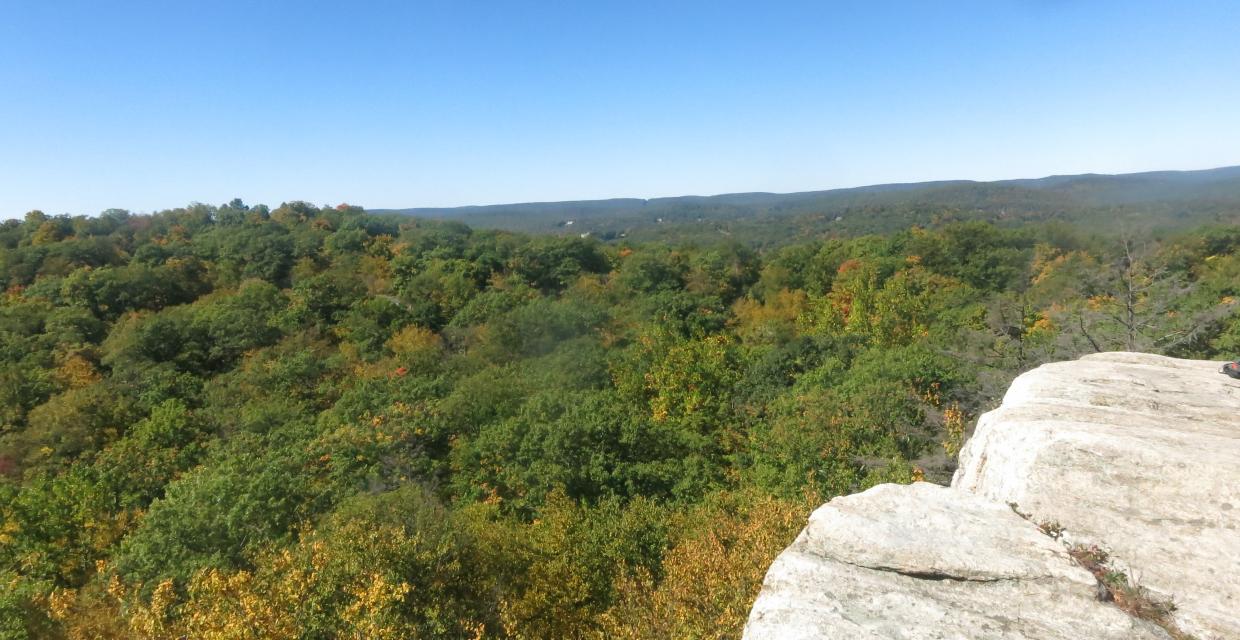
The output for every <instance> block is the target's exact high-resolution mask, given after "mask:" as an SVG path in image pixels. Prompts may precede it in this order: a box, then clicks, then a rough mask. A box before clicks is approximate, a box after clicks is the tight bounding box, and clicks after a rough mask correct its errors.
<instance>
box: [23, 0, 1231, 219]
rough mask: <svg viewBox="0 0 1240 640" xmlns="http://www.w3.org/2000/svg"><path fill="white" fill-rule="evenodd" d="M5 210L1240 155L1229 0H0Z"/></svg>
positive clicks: (1148, 162)
mask: <svg viewBox="0 0 1240 640" xmlns="http://www.w3.org/2000/svg"><path fill="white" fill-rule="evenodd" d="M0 87H3V91H2V92H0V217H16V216H20V215H22V214H23V213H24V212H25V211H27V210H29V209H33V208H39V209H42V210H44V211H46V212H48V213H74V214H81V213H84V214H95V213H98V212H99V211H102V210H103V209H106V208H109V207H120V208H126V209H130V210H133V211H151V210H157V209H162V208H168V207H174V206H180V205H184V204H187V203H189V202H191V201H199V202H208V203H213V204H218V203H221V202H225V201H227V200H229V199H231V198H233V197H241V198H242V199H244V200H246V201H247V202H250V203H257V202H265V203H268V204H272V205H276V204H278V203H279V202H281V201H284V200H294V199H300V200H308V201H311V202H315V203H318V204H336V203H339V202H349V203H353V204H360V205H363V206H367V207H410V206H447V205H462V204H484V203H498V202H519V201H535V200H564V199H578V198H603V197H617V196H632V197H655V196H664V195H682V194H713V193H723V192H736V191H780V192H782V191H798V190H810V189H823V188H832V187H840V186H855V185H861V184H872V183H880V182H901V181H920V180H932V179H944V178H972V179H997V178H1008V177H1036V176H1041V175H1046V174H1052V173H1078V172H1087V171H1096V172H1104V173H1117V172H1128V171H1137V170H1149V169H1191V168H1205V167H1212V166H1221V165H1228V164H1240V3H1237V2H1234V1H1226V2H1224V1H1219V2H1213V1H1201V2H1191V3H1190V2H1170V1H1168V2H1142V1H1140V0H1130V1H1127V2H1118V1H1116V2H1111V1H1104V0H1080V1H1075V0H988V1H977V2H924V1H919V2H874V1H870V2H861V1H858V2H830V1H826V0H822V1H819V2H773V1H771V2H749V3H733V2H726V1H714V2H676V1H673V0H665V1H663V2H652V3H644V2H636V1H628V2H614V3H613V2H601V1H596V2H575V3H567V2H563V3H561V2H535V1H532V0H527V1H526V2H503V1H473V2H467V1H463V0H458V1H454V2H452V1H446V2H412V1H410V2H348V3H344V2H340V3H325V2H296V3H294V2H288V3H283V2H263V1H250V2H227V1H215V2H210V3H208V2H194V3H191V2H162V1H161V2H147V3H135V2H120V1H118V2H108V3H104V2H93V1H92V2H82V3H70V2H55V1H51V0H47V1H40V2H35V1H34V0H30V1H25V0H4V1H3V2H0Z"/></svg>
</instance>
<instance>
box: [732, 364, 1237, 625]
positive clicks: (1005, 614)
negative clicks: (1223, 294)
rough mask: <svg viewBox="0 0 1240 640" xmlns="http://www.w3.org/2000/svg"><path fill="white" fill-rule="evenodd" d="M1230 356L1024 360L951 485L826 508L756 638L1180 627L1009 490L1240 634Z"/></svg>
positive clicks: (877, 494) (1192, 611) (1190, 612)
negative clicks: (1088, 565) (1224, 370)
mask: <svg viewBox="0 0 1240 640" xmlns="http://www.w3.org/2000/svg"><path fill="white" fill-rule="evenodd" d="M1218 366H1219V365H1218V363H1211V362H1200V361H1189V360H1177V359H1172V358H1164V357H1160V356H1152V355H1146V354H1133V353H1110V354H1098V355H1094V356H1089V357H1086V358H1083V359H1081V360H1078V361H1074V362H1063V363H1056V364H1051V365H1045V366H1043V367H1039V368H1038V369H1035V370H1034V371H1030V372H1029V373H1026V374H1024V375H1022V376H1020V377H1019V378H1017V379H1016V380H1015V381H1014V382H1013V384H1012V386H1011V388H1010V389H1009V391H1008V393H1007V395H1006V397H1005V398H1004V401H1003V404H1002V406H1000V407H999V408H998V409H996V410H995V411H992V412H990V413H988V414H986V415H985V416H983V417H982V419H981V420H980V421H979V424H978V428H977V430H976V432H975V434H974V435H973V437H972V438H971V439H970V441H969V442H968V443H967V444H966V446H965V449H964V450H963V451H962V452H961V460H960V468H959V470H958V471H957V473H956V477H955V479H954V480H953V483H952V484H953V487H952V488H944V487H938V486H935V485H930V484H926V483H917V484H914V485H911V486H897V485H883V486H879V487H875V488H873V489H871V490H869V491H866V492H864V493H860V494H856V495H852V496H843V497H840V498H836V499H834V500H832V501H831V502H829V503H827V504H826V505H823V506H822V507H820V508H819V509H818V510H817V511H815V512H814V514H813V515H812V516H811V517H810V522H809V525H808V526H807V527H806V528H805V530H804V531H802V532H801V535H800V536H798V537H797V539H796V541H795V542H793V544H792V545H791V546H789V547H788V548H787V549H786V550H785V551H784V552H783V553H781V554H780V556H779V557H778V558H776V560H775V562H774V563H773V564H772V565H771V568H770V570H769V571H768V573H767V576H766V580H765V582H764V583H763V587H762V591H761V593H760V594H759V596H758V599H757V601H756V602H755V603H754V606H753V609H752V611H751V612H750V617H749V622H748V624H747V625H746V628H745V638H746V639H747V640H776V639H780V640H783V639H796V638H824V639H832V638H850V639H852V638H857V639H880V638H881V639H895V638H900V639H922V638H924V639H931V638H933V639H948V638H953V639H954V638H959V639H966V638H967V639H988V638H996V639H998V638H1001V639H1005V640H1006V639H1013V640H1014V639H1018V638H1029V639H1034V638H1038V639H1054V638H1064V639H1068V638H1072V639H1074V640H1076V639H1080V640H1091V639H1098V640H1101V639H1110V638H1116V639H1118V638H1167V637H1168V636H1167V634H1166V632H1164V631H1163V630H1162V629H1159V628H1157V627H1155V626H1153V625H1151V624H1149V623H1146V622H1143V621H1139V620H1136V619H1134V618H1132V617H1130V616H1128V615H1127V614H1125V613H1124V612H1122V611H1121V610H1119V609H1118V608H1116V607H1115V606H1113V605H1111V604H1109V603H1104V602H1101V601H1099V600H1098V599H1097V590H1096V583H1095V581H1094V579H1093V577H1092V576H1091V575H1090V574H1089V573H1088V572H1086V571H1085V570H1084V569H1082V568H1080V567H1078V566H1076V564H1075V563H1073V562H1072V560H1071V558H1069V557H1068V556H1067V553H1066V550H1065V548H1064V546H1063V545H1062V544H1061V543H1059V542H1056V541H1054V540H1052V539H1051V538H1049V537H1047V536H1045V535H1043V534H1042V533H1041V532H1040V531H1038V529H1037V527H1036V526H1035V525H1034V524H1033V523H1031V522H1029V521H1026V520H1024V519H1022V518H1021V517H1020V516H1018V515H1017V514H1016V513H1014V512H1013V511H1012V509H1011V508H1010V507H1009V506H1008V504H1009V503H1014V504H1015V505H1017V506H1018V508H1019V509H1020V510H1021V512H1022V513H1027V514H1029V515H1030V516H1031V519H1032V520H1033V521H1035V522H1057V523H1059V524H1060V525H1062V526H1064V527H1065V528H1066V529H1067V537H1068V540H1069V541H1071V542H1080V543H1092V544H1100V545H1101V546H1103V547H1105V548H1107V549H1109V550H1110V551H1111V553H1112V557H1113V558H1114V562H1113V565H1114V566H1118V567H1119V568H1122V569H1125V570H1127V572H1128V573H1129V574H1130V576H1132V577H1134V578H1135V579H1136V580H1137V581H1138V582H1139V583H1140V584H1142V585H1144V586H1146V587H1147V588H1150V589H1152V590H1153V591H1154V592H1156V593H1157V594H1159V595H1162V596H1164V597H1170V598H1171V599H1173V600H1174V601H1175V602H1176V604H1177V605H1178V607H1179V611H1178V613H1177V615H1176V621H1177V623H1178V624H1179V626H1180V627H1181V628H1182V629H1183V630H1185V631H1188V632H1190V633H1193V634H1194V635H1195V636H1196V637H1198V638H1200V639H1201V640H1221V639H1224V638H1240V382H1238V381H1236V380H1232V379H1230V378H1227V377H1226V376H1223V375H1220V374H1219V373H1218V372H1217V371H1218Z"/></svg>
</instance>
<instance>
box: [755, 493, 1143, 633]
mask: <svg viewBox="0 0 1240 640" xmlns="http://www.w3.org/2000/svg"><path fill="white" fill-rule="evenodd" d="M1096 586H1097V585H1096V582H1095V580H1094V578H1093V576H1091V575H1090V574H1089V573H1088V572H1087V571H1085V570H1084V569H1082V568H1080V567H1078V566H1076V565H1075V564H1073V562H1072V560H1071V558H1069V557H1068V555H1067V552H1066V551H1065V549H1064V547H1063V545H1061V544H1059V543H1057V542H1055V541H1054V540H1052V539H1051V538H1049V537H1047V536H1045V535H1043V534H1042V533H1041V532H1039V531H1038V530H1037V527H1035V526H1034V525H1033V524H1031V523H1029V522H1028V521H1026V520H1024V519H1022V518H1021V517H1020V516H1018V515H1016V514H1015V513H1014V512H1013V511H1012V510H1011V509H1010V508H1009V507H1007V506H1004V505H1000V504H996V503H994V502H991V501H988V500H985V499H983V498H980V497H978V496H975V495H972V494H968V493H964V492H960V491H955V490H952V489H949V488H946V487H940V486H937V485H933V484H928V483H924V482H920V483H917V484H914V485H911V486H902V485H892V484H887V485H880V486H877V487H874V488H872V489H870V490H868V491H866V492H864V493H859V494H854V495H850V496H843V497H840V498H836V499H834V500H832V501H830V502H828V503H827V504H825V505H823V506H822V507H820V508H819V509H818V510H817V511H815V512H814V514H813V515H812V516H810V521H809V526H807V527H806V528H805V530H804V531H802V532H801V534H800V535H799V536H797V539H796V541H795V542H793V543H792V545H791V546H789V547H788V548H787V549H786V550H785V551H784V552H783V553H781V554H780V555H779V557H778V558H776V560H775V563H774V564H772V565H771V568H770V570H769V571H768V573H767V576H766V581H765V583H764V584H763V587H762V593H761V594H760V595H759V596H758V599H757V601H756V602H755V603H754V606H753V609H752V610H751V612H750V616H749V623H748V624H747V625H746V628H745V638H747V639H748V640H777V639H778V640H796V639H802V638H804V639H809V638H822V639H840V640H843V639H848V640H862V639H871V638H873V639H877V638H884V639H886V638H906V639H910V640H911V639H922V638H924V639H927V640H928V639H932V638H934V639H947V638H960V639H962V640H963V639H966V638H967V639H981V638H996V639H998V638H1002V639H1005V640H1015V639H1029V640H1033V639H1035V638H1036V639H1039V640H1054V639H1063V640H1069V639H1071V640H1079V639H1081V638H1098V639H1108V640H1110V639H1114V640H1121V639H1124V640H1127V639H1141V638H1166V637H1167V636H1166V634H1165V633H1164V632H1163V631H1162V630H1161V629H1158V628H1156V627H1153V626H1152V625H1149V624H1147V623H1144V622H1141V621H1138V620H1135V619H1133V618H1131V617H1129V616H1128V615H1127V614H1125V613H1124V612H1122V611H1120V610H1119V609H1117V608H1115V607H1113V606H1111V605H1108V604H1105V603H1102V602H1099V601H1098V599H1097V588H1096Z"/></svg>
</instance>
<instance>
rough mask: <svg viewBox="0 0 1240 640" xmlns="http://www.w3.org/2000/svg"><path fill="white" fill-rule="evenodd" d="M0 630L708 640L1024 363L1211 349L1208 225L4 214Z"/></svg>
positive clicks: (1218, 232)
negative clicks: (868, 493)
mask: <svg viewBox="0 0 1240 640" xmlns="http://www.w3.org/2000/svg"><path fill="white" fill-rule="evenodd" d="M0 289H2V290H3V294H2V296H0V639H5V640H8V639H20V638H96V637H116V638H121V637H125V638H128V637H136V638H150V639H157V638H158V639H163V638H168V639H172V638H180V637H190V638H334V637H365V638H406V637H446V638H481V637H486V638H545V637H566V638H568V637H571V638H589V637H597V638H602V637H620V638H649V637H696V638H721V637H735V636H736V635H737V634H738V632H739V630H740V627H741V625H743V623H744V618H745V615H746V613H747V611H748V608H749V604H750V602H751V601H752V598H753V597H754V596H755V595H756V593H757V589H758V587H759V585H760V581H761V579H762V575H763V572H764V571H765V568H766V567H767V566H768V564H769V562H770V560H771V559H772V558H773V557H774V555H775V554H776V553H777V552H778V551H779V550H780V549H782V548H783V547H784V546H785V545H786V544H787V543H788V542H790V541H791V539H792V537H793V536H794V535H795V533H796V531H797V530H799V529H800V527H801V525H802V523H803V521H804V518H805V516H806V514H807V513H808V511H809V510H810V509H811V508H812V507H814V506H816V505H817V504H819V503H820V502H822V501H823V500H826V499H828V498H830V497H832V496H836V495H840V494H843V493H849V492H853V491H858V490H861V489H864V488H866V487H869V486H872V485H874V484H877V483H883V482H910V481H913V480H915V479H920V478H928V479H932V480H935V479H937V480H940V481H942V480H945V479H946V478H947V477H948V476H949V475H950V473H951V471H952V464H953V459H954V457H955V454H956V453H957V451H958V450H959V448H960V446H961V444H962V442H963V439H964V437H965V434H966V433H967V431H968V429H969V427H970V425H971V424H972V422H973V421H974V420H975V419H976V417H977V415H978V413H979V412H981V411H984V410H986V409H987V408H989V407H990V406H992V405H993V403H994V401H995V400H996V398H997V397H998V396H999V395H1000V394H1001V393H1002V391H1003V390H1004V389H1005V388H1006V385H1007V383H1008V381H1009V380H1010V379H1011V378H1012V377H1013V376H1014V375H1016V374H1018V373H1020V372H1021V371H1024V370H1027V369H1029V368H1031V367H1033V366H1036V365H1038V364H1040V363H1042V362H1047V361H1051V360H1059V359H1066V358H1073V357H1077V356H1079V355H1082V354H1085V353H1090V352H1094V351H1105V350H1140V351H1151V352H1157V353H1166V354H1169V355H1175V356H1183V357H1195V358H1221V357H1224V356H1226V357H1234V356H1235V354H1236V353H1237V352H1238V351H1240V305H1238V304H1237V300H1240V228H1238V227H1236V226H1234V225H1216V226H1206V227H1199V228H1195V229H1193V230H1191V231H1185V232H1178V233H1177V234H1175V235H1169V236H1166V237H1161V238H1156V237H1153V236H1151V235H1148V234H1144V235H1143V234H1132V233H1127V234H1125V233H1120V232H1118V231H1113V232H1099V231H1097V230H1096V229H1090V231H1089V232H1085V231H1083V230H1082V229H1080V228H1077V227H1073V226H1069V225H1066V224H1063V223H1058V222H1045V221H1035V222H1032V223H1030V224H1025V225H1007V226H996V225H995V224H992V223H990V222H986V221H953V220H951V219H950V217H949V218H945V219H939V220H938V221H936V222H931V223H928V224H926V226H924V227H912V228H906V229H903V230H898V231H893V232H889V233H882V234H876V235H861V236H852V237H844V236H826V235H821V234H819V235H815V236H814V237H812V238H804V239H799V240H798V239H796V238H794V237H792V236H788V237H785V238H784V239H783V240H782V241H781V242H780V243H777V245H772V246H771V247H769V248H765V249H762V250H759V249H755V248H753V247H752V246H748V245H744V244H740V243H736V242H730V241H729V242H723V243H720V242H711V243H705V242H678V243H675V244H667V243H660V242H654V241H651V242H635V241H629V240H627V239H622V238H617V239H615V240H614V241H611V242H606V243H605V242H600V241H599V240H597V239H595V238H588V237H587V238H582V237H579V236H577V235H568V236H564V235H559V236H546V235H522V234H519V233H513V232H507V231H490V230H475V229H471V228H469V227H467V226H465V225H463V224H460V223H456V222H435V221H427V220H420V219H414V218H408V217H404V216H398V215H371V214H367V213H365V212H364V211H362V210H361V209H359V208H357V207H350V206H346V205H341V206H339V207H318V206H314V205H310V204H307V203H303V202H290V203H285V204H282V205H281V206H279V207H277V208H275V209H269V208H267V207H264V206H254V207H249V206H246V205H245V204H244V203H242V202H241V201H239V200H234V201H233V202H231V203H229V204H226V205H221V206H218V207H217V206H208V205H192V206H189V207H185V208H181V209H174V210H169V211H164V212H160V213H157V214H153V215H131V214H129V213H128V212H125V211H121V210H109V211H106V212H104V213H102V214H101V215H99V216H96V217H68V216H48V215H45V214H43V213H40V212H37V211H34V212H30V213H29V214H27V215H26V216H25V217H24V219H20V220H10V221H7V222H4V223H3V224H0Z"/></svg>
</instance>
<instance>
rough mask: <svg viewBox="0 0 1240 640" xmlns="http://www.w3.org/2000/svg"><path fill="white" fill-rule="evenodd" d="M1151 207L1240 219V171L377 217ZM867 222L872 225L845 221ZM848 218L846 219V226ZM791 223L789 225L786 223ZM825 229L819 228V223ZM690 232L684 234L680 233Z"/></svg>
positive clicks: (579, 225)
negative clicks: (1237, 214) (1236, 214)
mask: <svg viewBox="0 0 1240 640" xmlns="http://www.w3.org/2000/svg"><path fill="white" fill-rule="evenodd" d="M1132 206H1137V207H1143V208H1145V209H1146V210H1147V211H1144V212H1140V211H1138V212H1128V214H1143V215H1146V217H1147V218H1149V220H1147V222H1153V223H1168V222H1173V221H1175V220H1178V219H1181V218H1185V217H1188V218H1191V219H1193V220H1194V221H1197V222H1200V221H1201V220H1200V218H1201V217H1202V216H1206V217H1208V216H1211V215H1214V216H1217V214H1219V213H1220V212H1221V213H1222V214H1225V215H1230V214H1231V213H1233V212H1235V211H1237V210H1240V166H1228V167H1220V168H1216V169H1203V170H1193V171H1148V172H1141V173H1128V174H1114V175H1109V174H1094V173H1088V174H1079V175H1053V176H1047V177H1043V178H1025V179H1013V180H997V181H991V182H980V181H973V180H940V181H933V182H913V183H893V184H879V185H869V186H862V187H849V188H841V189H829V190H823V191H802V192H795V193H766V192H750V193H728V194H720V195H713V196H676V197H665V198H650V199H641V198H611V199H604V200H577V201H562V202H527V203H515V204H496V205H481V206H466V207H420V208H410V209H372V210H370V211H372V212H374V213H399V214H405V215H412V216H418V217H426V218H436V219H445V220H458V221H461V222H465V223H467V224H469V225H471V226H475V227H483V228H497V229H509V230H517V231H529V232H555V231H561V232H565V233H567V232H569V231H572V232H574V233H596V234H600V235H606V236H616V235H626V234H630V233H638V234H641V233H642V232H643V231H645V230H647V229H648V228H649V227H651V226H655V225H660V226H663V228H664V230H666V229H667V228H668V226H669V225H670V226H676V225H686V224H688V225H695V224H696V225H698V226H699V227H700V226H701V225H702V224H703V223H706V224H708V225H712V228H713V229H715V230H717V231H720V232H723V233H726V232H727V231H726V230H724V229H722V228H721V227H720V225H724V226H734V225H737V224H739V225H741V226H742V227H743V226H744V225H745V224H746V223H747V222H753V221H756V220H763V221H765V222H772V221H779V222H781V223H783V224H788V223H789V222H791V221H792V220H797V221H798V224H800V225H801V226H805V225H804V223H806V222H807V221H808V222H810V223H811V224H810V226H813V227H815V228H819V227H821V228H824V229H825V228H826V227H827V226H829V225H828V223H831V222H839V223H844V224H841V225H839V226H840V227H845V231H846V232H849V233H858V232H875V231H886V230H890V229H891V228H894V227H896V226H907V225H908V224H924V223H926V222H927V221H931V222H932V221H933V220H936V219H941V218H942V217H943V216H944V215H946V216H947V217H948V218H953V217H966V218H987V217H991V218H994V219H996V220H999V221H1002V220H1018V221H1019V220H1030V219H1033V220H1037V219H1047V218H1050V219H1058V218H1063V219H1071V220H1079V219H1081V218H1088V217H1089V214H1090V213H1096V212H1098V211H1099V210H1103V209H1108V208H1117V207H1118V208H1126V207H1132ZM858 213H863V214H866V217H867V218H868V220H866V221H865V222H866V224H857V222H858V221H856V220H855V219H854V220H850V221H846V220H844V218H846V217H848V216H850V215H855V214H858ZM837 218H839V220H837ZM779 219H786V220H779ZM815 220H816V221H815ZM681 231H685V230H683V229H682V230H681Z"/></svg>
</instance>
